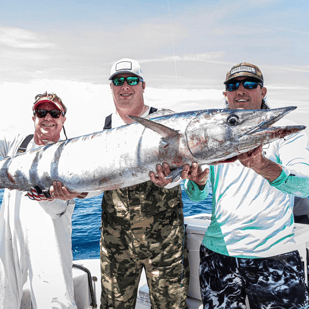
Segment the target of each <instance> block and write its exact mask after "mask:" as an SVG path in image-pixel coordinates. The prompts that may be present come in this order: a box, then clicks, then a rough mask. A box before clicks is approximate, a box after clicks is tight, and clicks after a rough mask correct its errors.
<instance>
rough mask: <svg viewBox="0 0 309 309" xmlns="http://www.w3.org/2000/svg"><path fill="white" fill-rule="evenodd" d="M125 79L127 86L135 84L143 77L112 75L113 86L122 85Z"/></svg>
mask: <svg viewBox="0 0 309 309" xmlns="http://www.w3.org/2000/svg"><path fill="white" fill-rule="evenodd" d="M125 81H127V83H128V85H129V86H136V85H137V84H138V83H139V82H140V81H141V82H142V81H143V79H142V78H140V77H137V76H129V77H114V78H113V84H114V85H115V86H122V85H123V84H124V82H125Z"/></svg>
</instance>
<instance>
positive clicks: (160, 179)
mask: <svg viewBox="0 0 309 309" xmlns="http://www.w3.org/2000/svg"><path fill="white" fill-rule="evenodd" d="M156 170H157V175H158V176H156V174H155V173H154V172H150V173H149V176H150V180H151V181H152V182H153V183H154V184H155V185H157V186H159V187H165V186H166V185H167V184H169V183H171V182H172V179H166V177H167V176H168V175H169V174H170V173H171V170H170V167H169V164H168V163H163V164H162V165H160V164H158V165H157V166H156ZM208 174H209V169H208V168H207V169H205V170H204V171H202V169H201V167H200V166H199V165H198V164H197V163H195V162H194V163H192V166H191V167H190V165H188V164H186V165H184V166H183V170H182V172H181V178H182V179H190V180H192V181H194V182H195V183H196V184H197V185H198V186H201V187H203V186H205V184H206V182H207V178H208Z"/></svg>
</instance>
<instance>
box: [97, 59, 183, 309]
mask: <svg viewBox="0 0 309 309" xmlns="http://www.w3.org/2000/svg"><path fill="white" fill-rule="evenodd" d="M109 79H110V80H111V84H110V87H111V89H112V93H113V98H114V104H115V108H116V112H115V113H113V114H111V115H109V116H108V117H107V118H106V119H105V126H104V129H110V128H114V127H117V126H121V125H125V124H129V123H131V122H132V120H131V119H130V118H128V117H127V115H133V116H139V117H143V116H147V115H149V114H150V113H153V112H155V111H156V109H155V108H152V107H151V108H150V107H149V106H147V105H145V103H144V97H143V93H144V91H145V87H146V83H145V80H144V76H143V72H142V69H141V67H140V65H139V63H138V62H137V61H136V60H133V59H128V58H125V59H121V60H119V61H117V62H116V63H115V64H114V65H113V66H112V69H111V74H110V78H109ZM159 168H160V169H161V166H160V167H159ZM182 207H183V204H182V196H181V189H180V186H179V185H177V186H176V187H173V188H171V189H167V188H160V187H158V186H156V185H155V184H154V183H153V182H152V181H150V180H149V181H147V182H145V183H142V184H139V185H136V186H132V187H128V188H123V189H117V190H112V191H105V192H104V196H103V201H102V234H101V242H100V245H101V273H102V295H101V308H102V309H106V308H114V309H129V308H130V309H133V308H135V304H136V297H137V290H138V284H139V280H140V276H141V272H142V269H143V268H144V269H145V273H146V276H147V282H148V285H149V295H150V301H151V307H152V308H153V309H158V308H162V309H167V308H168V309H173V308H175V309H176V308H178V309H183V308H187V305H186V297H187V293H188V286H189V264H188V252H187V244H186V236H185V234H186V233H185V226H184V218H183V211H182Z"/></svg>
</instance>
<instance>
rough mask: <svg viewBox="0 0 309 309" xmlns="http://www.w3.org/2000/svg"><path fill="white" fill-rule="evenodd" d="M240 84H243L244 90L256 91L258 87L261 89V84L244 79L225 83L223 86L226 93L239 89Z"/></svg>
mask: <svg viewBox="0 0 309 309" xmlns="http://www.w3.org/2000/svg"><path fill="white" fill-rule="evenodd" d="M240 84H243V86H244V88H245V89H256V88H257V86H258V85H260V86H261V87H263V84H262V83H261V82H258V81H253V80H247V79H244V80H238V81H234V82H230V83H227V84H226V85H225V89H226V90H227V91H235V90H237V89H238V88H239V86H240Z"/></svg>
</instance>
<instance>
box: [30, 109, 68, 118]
mask: <svg viewBox="0 0 309 309" xmlns="http://www.w3.org/2000/svg"><path fill="white" fill-rule="evenodd" d="M48 113H49V114H50V115H51V116H52V117H53V118H56V119H57V118H59V117H60V115H61V114H62V115H63V116H64V113H63V112H62V111H60V110H59V109H53V110H51V111H48V110H46V109H37V110H36V111H34V115H37V117H38V118H44V117H46V115H47V114H48Z"/></svg>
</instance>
